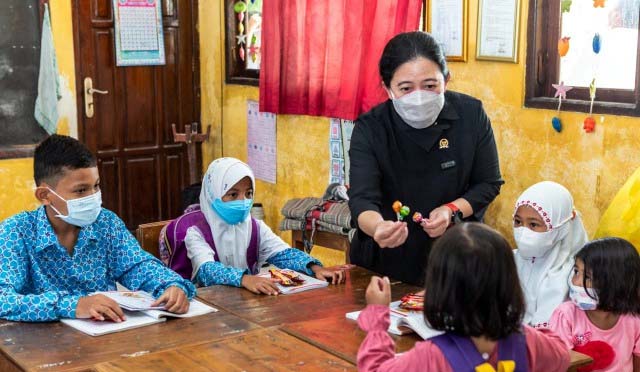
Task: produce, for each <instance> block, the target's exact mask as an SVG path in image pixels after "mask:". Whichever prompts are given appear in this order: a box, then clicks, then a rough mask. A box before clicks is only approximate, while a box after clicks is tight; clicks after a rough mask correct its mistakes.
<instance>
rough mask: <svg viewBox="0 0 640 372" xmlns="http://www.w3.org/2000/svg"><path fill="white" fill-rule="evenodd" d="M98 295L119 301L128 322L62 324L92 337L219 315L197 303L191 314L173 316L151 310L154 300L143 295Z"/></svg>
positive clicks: (68, 321) (75, 321)
mask: <svg viewBox="0 0 640 372" xmlns="http://www.w3.org/2000/svg"><path fill="white" fill-rule="evenodd" d="M95 294H103V295H105V296H108V297H111V298H112V299H113V300H115V301H116V302H117V303H118V304H119V305H120V307H122V309H123V310H124V314H125V317H126V318H127V319H126V320H125V321H124V322H120V323H116V322H113V321H110V320H105V321H100V320H93V319H61V320H60V321H61V322H62V323H64V324H66V325H68V326H71V327H73V328H75V329H77V330H79V331H81V332H84V333H86V334H88V335H91V336H102V335H106V334H108V333H114V332H120V331H124V330H127V329H132V328H138V327H143V326H146V325H150V324H155V323H160V322H164V321H165V320H166V317H174V318H190V317H193V316H198V315H204V314H207V313H211V312H216V311H218V309H216V308H213V307H211V306H209V305H205V304H203V303H202V302H200V301H198V300H195V299H193V300H191V302H190V303H189V311H188V312H187V313H186V314H174V313H170V312H168V311H164V310H160V309H161V308H162V307H160V308H158V307H152V306H150V305H151V304H152V303H153V301H154V299H153V297H152V296H151V295H149V294H148V293H146V292H143V291H121V292H115V291H114V292H96V293H95Z"/></svg>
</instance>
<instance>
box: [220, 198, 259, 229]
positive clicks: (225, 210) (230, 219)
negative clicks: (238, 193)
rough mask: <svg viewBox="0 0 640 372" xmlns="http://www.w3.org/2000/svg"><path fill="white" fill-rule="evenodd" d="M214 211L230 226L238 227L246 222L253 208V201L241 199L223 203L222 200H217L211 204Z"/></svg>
mask: <svg viewBox="0 0 640 372" xmlns="http://www.w3.org/2000/svg"><path fill="white" fill-rule="evenodd" d="M211 206H212V207H213V210H214V211H216V213H217V214H218V215H219V216H220V217H221V218H222V219H223V220H224V222H226V223H228V224H229V225H236V224H239V223H240V222H242V221H244V220H245V219H246V218H247V216H248V215H249V212H250V211H251V207H252V206H253V199H241V200H232V201H228V202H223V201H222V200H220V199H216V200H214V201H213V203H212V204H211Z"/></svg>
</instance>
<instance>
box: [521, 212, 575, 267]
mask: <svg viewBox="0 0 640 372" xmlns="http://www.w3.org/2000/svg"><path fill="white" fill-rule="evenodd" d="M572 219H573V214H572V215H571V216H569V217H568V218H566V219H565V220H564V221H562V222H560V223H559V224H558V225H556V226H554V227H553V229H552V230H547V231H543V232H537V231H533V230H531V229H529V228H528V227H524V226H520V227H514V228H513V238H514V239H515V241H516V246H517V247H518V254H519V255H520V256H521V257H523V258H527V259H531V258H534V257H543V256H544V255H545V254H547V253H548V252H549V250H550V249H551V248H553V246H554V245H555V244H556V243H557V242H558V241H560V240H562V239H564V238H565V236H566V234H564V235H562V236H560V234H561V232H565V231H564V230H563V229H562V227H563V226H564V225H565V224H566V223H567V222H569V221H571V220H572Z"/></svg>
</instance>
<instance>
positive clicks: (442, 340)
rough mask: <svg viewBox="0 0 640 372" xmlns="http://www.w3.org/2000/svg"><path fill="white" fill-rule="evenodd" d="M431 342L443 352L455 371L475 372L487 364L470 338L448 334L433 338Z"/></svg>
mask: <svg viewBox="0 0 640 372" xmlns="http://www.w3.org/2000/svg"><path fill="white" fill-rule="evenodd" d="M429 341H431V342H433V343H434V344H435V345H436V346H437V347H438V348H439V349H440V351H442V354H444V357H445V359H447V362H449V365H450V366H451V370H453V371H456V372H475V370H476V366H478V365H480V364H482V363H484V362H485V360H484V359H483V358H482V355H480V353H479V352H478V349H477V348H476V346H475V345H474V344H473V342H472V341H471V339H470V338H469V337H462V336H458V335H455V334H453V333H451V332H447V333H444V334H441V335H439V336H436V337H432V338H430V339H429Z"/></svg>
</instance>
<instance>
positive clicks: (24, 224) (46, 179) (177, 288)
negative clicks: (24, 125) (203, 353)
mask: <svg viewBox="0 0 640 372" xmlns="http://www.w3.org/2000/svg"><path fill="white" fill-rule="evenodd" d="M34 178H35V182H36V186H37V188H36V191H35V196H36V198H37V199H38V200H39V201H40V202H41V203H42V206H41V207H40V208H38V209H36V210H35V211H31V212H23V213H20V214H17V215H15V216H13V217H10V218H9V219H7V220H5V221H4V222H2V223H1V224H0V318H4V319H9V320H19V321H31V322H37V321H49V320H57V319H60V318H94V319H98V320H113V321H115V322H121V321H123V320H125V316H124V313H123V312H122V309H121V308H120V307H119V306H118V304H117V303H116V302H115V301H113V300H111V299H110V298H108V297H106V296H103V295H93V296H89V294H90V293H92V292H96V291H107V290H115V289H116V282H119V283H121V284H122V285H124V286H126V287H127V288H130V289H132V290H144V291H147V292H149V293H151V294H152V295H153V296H154V297H155V298H157V300H156V303H155V304H154V305H159V304H164V306H165V308H166V309H167V310H168V311H171V312H174V313H179V314H181V313H185V312H187V310H188V309H189V299H190V298H192V297H193V296H194V294H195V287H194V286H193V284H192V283H191V282H189V281H188V280H184V279H182V278H181V277H180V276H179V275H177V274H176V273H174V272H173V271H171V270H170V269H168V268H167V267H165V266H164V265H163V264H162V263H161V262H160V261H159V260H158V259H156V258H154V257H153V256H151V255H150V254H149V253H147V252H145V251H143V250H142V249H141V248H140V246H139V244H138V242H137V241H136V240H135V239H134V237H133V236H132V235H131V233H129V231H128V230H127V229H126V227H125V225H124V223H123V222H122V220H120V219H119V218H118V217H117V216H116V215H115V214H114V213H113V212H111V211H109V210H106V209H103V208H101V205H102V198H101V194H100V179H99V176H98V168H97V166H96V159H95V157H94V156H93V155H92V154H91V152H89V150H88V149H87V148H86V147H85V146H84V145H83V144H81V143H80V142H78V141H77V140H76V139H73V138H71V137H67V136H60V135H52V136H51V137H49V138H47V139H46V140H44V141H43V142H42V143H41V144H40V145H38V147H37V148H36V150H35V155H34Z"/></svg>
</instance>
